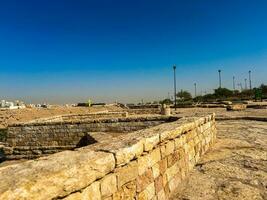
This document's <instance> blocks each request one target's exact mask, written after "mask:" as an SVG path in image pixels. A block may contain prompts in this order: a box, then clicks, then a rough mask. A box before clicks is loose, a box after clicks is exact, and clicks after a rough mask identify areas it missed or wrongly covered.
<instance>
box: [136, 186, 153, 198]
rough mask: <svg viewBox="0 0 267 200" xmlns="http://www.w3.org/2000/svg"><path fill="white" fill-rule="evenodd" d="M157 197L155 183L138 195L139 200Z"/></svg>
mask: <svg viewBox="0 0 267 200" xmlns="http://www.w3.org/2000/svg"><path fill="white" fill-rule="evenodd" d="M154 196H155V185H154V182H152V183H151V184H149V185H148V186H147V188H146V189H145V190H144V191H142V192H141V193H139V194H138V200H151V199H153V197H154Z"/></svg>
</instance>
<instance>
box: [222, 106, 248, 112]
mask: <svg viewBox="0 0 267 200" xmlns="http://www.w3.org/2000/svg"><path fill="white" fill-rule="evenodd" d="M226 108H227V111H241V110H245V109H246V108H247V105H246V104H232V105H228V106H227V107H226Z"/></svg>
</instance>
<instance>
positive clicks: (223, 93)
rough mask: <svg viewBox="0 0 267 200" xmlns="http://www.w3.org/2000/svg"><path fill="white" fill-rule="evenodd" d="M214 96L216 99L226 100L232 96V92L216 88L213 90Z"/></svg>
mask: <svg viewBox="0 0 267 200" xmlns="http://www.w3.org/2000/svg"><path fill="white" fill-rule="evenodd" d="M214 95H215V96H216V97H217V98H227V97H232V96H233V91H232V90H229V89H227V88H218V89H215V90H214Z"/></svg>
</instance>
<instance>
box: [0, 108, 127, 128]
mask: <svg viewBox="0 0 267 200" xmlns="http://www.w3.org/2000/svg"><path fill="white" fill-rule="evenodd" d="M105 110H108V111H119V110H122V109H121V108H120V107H116V106H98V107H90V108H89V107H65V106H52V107H51V108H25V109H17V110H0V128H3V127H6V126H7V125H8V124H11V123H16V122H26V121H30V120H34V119H38V118H43V117H52V116H56V115H65V114H86V113H92V112H97V111H105Z"/></svg>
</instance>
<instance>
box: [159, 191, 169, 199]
mask: <svg viewBox="0 0 267 200" xmlns="http://www.w3.org/2000/svg"><path fill="white" fill-rule="evenodd" d="M157 198H158V200H167V198H166V196H165V192H164V189H163V190H161V191H159V192H158V193H157Z"/></svg>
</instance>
